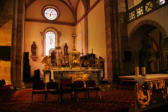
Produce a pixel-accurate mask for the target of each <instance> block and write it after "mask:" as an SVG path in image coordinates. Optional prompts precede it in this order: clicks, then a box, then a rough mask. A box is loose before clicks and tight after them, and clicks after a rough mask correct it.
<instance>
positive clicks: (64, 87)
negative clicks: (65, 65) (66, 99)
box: [59, 79, 73, 102]
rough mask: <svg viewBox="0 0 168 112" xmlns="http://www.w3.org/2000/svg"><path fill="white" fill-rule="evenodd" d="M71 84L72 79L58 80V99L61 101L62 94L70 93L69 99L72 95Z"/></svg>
mask: <svg viewBox="0 0 168 112" xmlns="http://www.w3.org/2000/svg"><path fill="white" fill-rule="evenodd" d="M72 87H73V85H72V79H61V81H60V89H59V90H60V97H59V101H60V102H62V100H63V95H64V94H71V99H72V97H73V95H72V92H73V89H72Z"/></svg>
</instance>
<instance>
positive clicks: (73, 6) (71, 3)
mask: <svg viewBox="0 0 168 112" xmlns="http://www.w3.org/2000/svg"><path fill="white" fill-rule="evenodd" d="M34 1H36V0H26V6H29V5H30V4H31V3H33V2H34ZM60 1H61V2H62V3H64V4H65V5H66V6H68V7H69V9H70V10H71V11H72V12H73V13H76V10H77V7H78V4H79V2H80V0H60ZM81 1H82V3H83V5H84V7H85V10H88V9H89V3H90V0H81Z"/></svg>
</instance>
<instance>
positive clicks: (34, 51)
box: [31, 41, 37, 56]
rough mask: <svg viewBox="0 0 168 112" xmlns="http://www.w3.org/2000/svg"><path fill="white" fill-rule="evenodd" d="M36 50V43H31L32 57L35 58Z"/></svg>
mask: <svg viewBox="0 0 168 112" xmlns="http://www.w3.org/2000/svg"><path fill="white" fill-rule="evenodd" d="M36 49H37V46H36V43H35V41H33V44H32V45H31V53H32V56H36Z"/></svg>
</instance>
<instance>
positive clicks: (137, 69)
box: [135, 66, 139, 77]
mask: <svg viewBox="0 0 168 112" xmlns="http://www.w3.org/2000/svg"><path fill="white" fill-rule="evenodd" d="M135 75H136V76H137V77H138V76H139V66H136V67H135Z"/></svg>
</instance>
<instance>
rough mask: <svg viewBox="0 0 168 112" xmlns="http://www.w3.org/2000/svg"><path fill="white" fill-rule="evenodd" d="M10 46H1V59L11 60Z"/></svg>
mask: <svg viewBox="0 0 168 112" xmlns="http://www.w3.org/2000/svg"><path fill="white" fill-rule="evenodd" d="M10 50H11V47H10V46H0V53H1V55H0V60H4V61H10Z"/></svg>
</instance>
